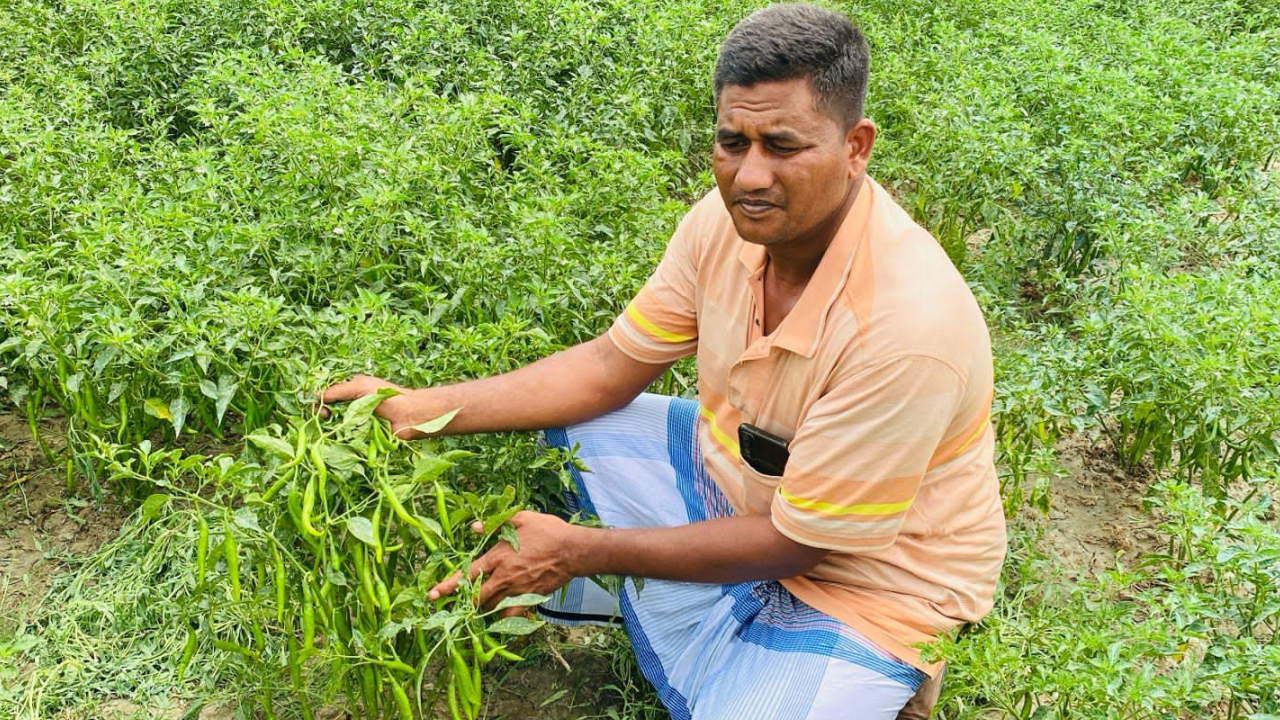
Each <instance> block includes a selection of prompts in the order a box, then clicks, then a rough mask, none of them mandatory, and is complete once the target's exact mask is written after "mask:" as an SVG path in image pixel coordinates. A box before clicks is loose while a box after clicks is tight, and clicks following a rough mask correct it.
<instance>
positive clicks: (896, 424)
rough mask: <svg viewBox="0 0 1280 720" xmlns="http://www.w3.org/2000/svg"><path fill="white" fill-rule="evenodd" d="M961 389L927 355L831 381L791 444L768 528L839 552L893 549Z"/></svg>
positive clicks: (955, 378) (959, 381)
mask: <svg viewBox="0 0 1280 720" xmlns="http://www.w3.org/2000/svg"><path fill="white" fill-rule="evenodd" d="M963 394H964V381H963V380H962V378H961V377H960V375H959V374H957V373H956V372H955V370H953V369H952V368H951V366H949V365H947V364H946V363H943V362H942V361H940V360H937V359H935V358H932V357H928V356H917V355H911V356H905V357H899V358H895V359H892V360H887V361H885V362H883V363H880V364H877V365H873V366H871V367H869V368H866V369H863V370H860V371H858V372H856V373H855V374H853V375H851V376H850V377H848V378H846V379H844V380H843V381H841V382H839V383H838V384H837V385H836V386H835V387H833V388H831V389H830V390H829V391H828V392H827V393H826V394H825V395H823V396H822V397H821V398H819V399H818V401H817V402H815V403H814V404H813V406H812V407H811V408H810V411H809V413H808V414H807V415H806V417H805V418H804V420H803V421H802V422H801V425H800V427H799V428H798V430H797V432H796V435H795V438H794V439H793V440H792V442H791V446H790V451H791V457H790V460H788V462H787V469H786V473H785V474H784V475H783V477H782V481H781V482H780V483H779V485H778V492H777V493H776V494H775V495H774V498H773V506H772V510H771V514H772V517H773V523H774V526H775V527H776V528H777V529H778V531H779V532H781V533H782V534H784V535H786V536H787V537H790V538H791V539H792V540H795V541H796V542H799V543H802V544H804V545H809V546H813V547H822V548H827V549H829V550H836V551H841V552H850V553H865V552H871V551H875V550H881V549H884V548H886V547H888V546H890V545H892V544H893V541H894V540H895V539H896V538H897V536H898V530H899V528H900V527H901V526H902V519H903V517H904V516H906V514H907V511H908V510H909V509H910V508H911V505H912V503H913V502H914V501H915V499H916V493H917V491H918V490H919V489H920V484H921V480H922V479H923V477H924V475H925V473H926V472H927V471H928V470H929V469H930V464H931V462H932V460H933V459H934V457H935V456H936V455H937V451H938V448H939V446H940V445H941V444H942V443H943V439H944V437H946V435H947V432H948V429H949V428H950V427H951V425H952V422H953V420H954V418H955V414H956V411H957V408H958V407H959V406H960V403H961V398H962V397H963Z"/></svg>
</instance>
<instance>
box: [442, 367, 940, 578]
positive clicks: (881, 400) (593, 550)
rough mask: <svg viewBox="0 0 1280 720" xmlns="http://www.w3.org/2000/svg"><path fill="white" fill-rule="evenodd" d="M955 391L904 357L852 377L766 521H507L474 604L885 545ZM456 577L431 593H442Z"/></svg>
mask: <svg viewBox="0 0 1280 720" xmlns="http://www.w3.org/2000/svg"><path fill="white" fill-rule="evenodd" d="M963 387H964V383H963V381H962V380H961V378H960V377H959V376H958V374H957V373H956V372H955V371H954V370H952V369H951V368H950V367H949V366H947V365H946V364H944V363H942V362H940V361H938V360H936V359H934V358H930V357H923V356H904V357H898V358H894V359H891V360H888V361H885V362H882V363H879V364H876V365H873V366H870V367H865V368H861V369H854V370H853V371H852V372H851V373H850V375H849V376H848V377H846V378H842V379H840V380H839V381H838V382H837V383H836V384H835V386H834V387H832V388H831V390H830V391H828V393H827V394H826V395H824V396H823V397H822V398H821V399H820V400H818V401H817V402H816V403H815V404H814V406H813V407H812V408H811V409H810V412H809V413H808V415H807V417H806V419H805V422H804V424H803V425H802V426H801V428H800V429H799V431H798V432H797V434H796V437H795V438H794V439H793V440H792V442H791V459H790V461H789V462H788V464H787V471H786V473H785V475H784V476H783V477H782V478H781V482H780V483H779V490H778V492H777V493H776V494H775V496H774V502H773V509H772V513H771V515H757V516H739V517H732V518H722V519H718V520H710V521H705V522H699V523H692V524H689V525H683V526H677V527H668V528H647V529H627V530H612V529H599V528H583V527H575V526H570V525H569V524H567V523H565V522H564V521H562V520H560V519H558V518H554V517H551V516H548V515H541V514H538V513H521V514H520V515H518V516H516V518H513V521H512V522H513V524H514V525H516V529H517V534H518V536H519V542H520V552H519V553H516V552H515V551H514V550H513V549H512V548H511V547H510V546H509V545H507V544H506V543H499V544H498V545H497V546H496V547H495V548H494V549H492V550H490V551H489V552H488V553H487V554H485V555H484V556H483V557H482V558H480V559H479V560H477V561H476V562H475V563H473V564H472V572H473V574H479V573H484V574H485V575H486V576H487V579H486V580H485V581H484V584H483V585H482V593H481V602H482V603H484V604H491V603H496V602H498V601H499V600H500V599H501V598H502V597H505V596H507V595H514V594H519V593H524V592H538V593H546V592H550V591H552V590H555V589H556V588H558V587H560V586H561V585H563V584H564V583H565V582H567V581H568V580H569V579H570V578H572V577H579V576H584V575H631V576H636V577H648V578H657V579H665V580H676V581H683V582H702V583H734V582H745V581H750V580H778V579H783V578H788V577H795V576H797V575H803V574H805V573H806V572H808V571H809V570H811V569H812V568H813V567H814V566H816V565H817V564H818V563H819V562H821V560H822V559H823V558H824V557H825V556H826V554H827V553H828V552H829V551H832V550H837V551H844V552H870V551H874V550H877V549H880V548H883V547H886V546H888V545H890V544H892V543H893V540H894V538H895V537H896V535H897V532H898V528H899V527H900V525H901V523H902V519H903V517H904V516H905V515H906V513H907V511H908V509H910V507H911V505H912V504H913V502H914V501H915V495H916V492H917V490H918V489H919V487H920V482H921V479H922V478H923V476H924V474H925V473H926V472H927V471H928V468H929V467H930V466H932V465H933V464H934V463H939V462H945V461H946V460H947V459H949V458H946V457H942V456H941V455H945V454H946V453H943V452H942V451H943V450H946V449H949V448H951V446H953V445H956V444H959V443H958V442H949V441H947V439H946V434H947V431H948V429H949V428H950V425H951V422H952V419H953V418H954V416H955V412H956V408H957V405H958V403H959V400H960V397H961V395H962V394H963ZM456 586H457V578H456V577H454V578H450V579H449V580H446V581H445V582H443V583H441V584H440V585H437V586H436V588H434V590H433V592H436V593H438V594H447V593H449V592H452V591H453V590H454V589H455V588H456Z"/></svg>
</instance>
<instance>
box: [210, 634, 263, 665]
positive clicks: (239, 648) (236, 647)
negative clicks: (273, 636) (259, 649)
mask: <svg viewBox="0 0 1280 720" xmlns="http://www.w3.org/2000/svg"><path fill="white" fill-rule="evenodd" d="M213 646H214V647H216V648H218V649H219V650H225V651H227V652H233V653H236V654H237V655H243V656H245V657H247V658H249V659H250V660H257V659H258V654H257V653H255V652H254V651H252V650H250V649H249V648H247V647H245V646H243V645H241V644H239V643H233V642H231V641H229V640H220V639H218V638H214V639H213Z"/></svg>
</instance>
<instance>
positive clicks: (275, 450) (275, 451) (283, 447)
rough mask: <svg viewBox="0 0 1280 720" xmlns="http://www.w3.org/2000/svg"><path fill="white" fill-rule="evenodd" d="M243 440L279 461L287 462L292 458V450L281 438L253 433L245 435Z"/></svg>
mask: <svg viewBox="0 0 1280 720" xmlns="http://www.w3.org/2000/svg"><path fill="white" fill-rule="evenodd" d="M245 439H246V440H248V441H249V442H251V443H253V444H254V445H257V446H258V448H259V449H261V450H265V451H266V452H269V453H271V454H272V455H275V456H276V457H278V458H280V459H281V460H288V459H290V458H292V457H293V448H292V447H290V446H289V443H287V442H285V441H284V440H283V439H281V438H278V437H271V436H270V435H262V434H258V433H255V434H253V435H246V436H245Z"/></svg>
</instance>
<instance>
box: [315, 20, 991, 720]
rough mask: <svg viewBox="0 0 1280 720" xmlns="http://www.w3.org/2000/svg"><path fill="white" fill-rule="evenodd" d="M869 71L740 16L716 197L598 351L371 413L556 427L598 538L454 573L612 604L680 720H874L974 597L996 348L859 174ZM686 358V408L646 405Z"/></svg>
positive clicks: (816, 31)
mask: <svg viewBox="0 0 1280 720" xmlns="http://www.w3.org/2000/svg"><path fill="white" fill-rule="evenodd" d="M867 69H868V52H867V46H866V43H865V41H864V39H863V38H862V36H861V34H860V33H859V32H858V30H857V29H855V28H854V27H853V26H851V25H850V24H849V22H848V21H847V20H846V19H844V18H843V17H841V16H839V15H837V14H835V13H832V12H830V11H827V10H823V9H819V8H816V7H811V6H807V5H778V6H774V7H770V8H768V9H765V10H761V11H759V12H757V13H755V14H753V15H752V16H750V17H749V18H747V19H746V20H744V21H743V22H742V23H741V24H739V25H738V26H737V27H736V28H735V29H734V30H733V31H732V32H731V33H730V34H729V36H728V37H727V38H726V40H725V42H724V45H723V47H722V49H721V54H720V57H719V60H718V62H717V64H716V70H715V92H716V104H717V126H716V143H715V150H714V170H715V177H716V184H717V187H718V191H713V192H711V193H709V194H708V195H707V196H706V197H704V198H703V199H702V200H701V201H700V202H698V203H697V205H696V206H694V208H693V209H692V210H691V211H690V212H689V213H688V215H686V216H685V218H684V220H683V221H682V222H681V223H680V225H679V227H678V229H677V230H676V232H675V235H674V236H673V238H672V240H671V241H670V243H669V245H668V247H667V251H666V254H665V256H664V258H663V259H662V262H661V264H660V265H659V266H658V268H657V270H656V272H655V273H654V274H653V276H652V277H651V278H650V280H649V281H648V283H647V284H646V285H645V286H644V288H643V289H642V290H641V291H640V292H639V294H638V295H637V296H636V298H635V300H634V301H633V302H632V303H631V304H630V305H629V306H628V307H627V309H626V310H625V312H623V314H622V315H621V316H620V317H619V318H618V319H617V320H616V322H615V323H614V324H613V326H612V328H610V330H609V331H608V333H606V334H605V335H602V336H600V337H598V338H596V339H594V340H591V341H589V342H586V343H583V344H581V345H578V346H576V347H573V348H570V349H568V350H565V351H563V352H560V353H557V354H555V355H553V356H551V357H548V358H545V359H543V360H541V361H539V362H537V363H534V364H532V365H530V366H528V367H525V368H522V369H520V370H516V371H514V372H511V373H508V374H505V375H501V376H497V377H491V378H487V379H481V380H476V381H472V382H466V383H462V384H458V385H452V386H445V387H434V388H426V389H420V390H407V389H405V390H404V392H403V394H401V395H398V396H395V397H392V398H389V399H388V400H386V401H385V402H383V404H382V405H381V407H380V408H379V413H380V414H381V415H382V416H383V417H384V418H386V419H387V420H388V421H390V423H391V425H392V427H393V429H394V430H395V431H397V432H399V433H400V434H401V436H402V437H409V436H412V435H414V434H415V433H414V431H412V430H411V429H410V427H411V426H412V425H414V424H417V423H419V422H422V421H424V420H427V419H430V418H433V417H436V416H438V415H441V414H443V413H445V412H446V411H449V410H451V409H454V408H461V411H460V412H459V413H458V415H457V416H456V418H455V419H454V420H453V422H452V423H451V425H450V426H449V428H448V430H449V431H450V432H455V433H470V432H488V431H501V430H535V429H543V428H564V429H557V430H549V431H548V432H547V434H546V436H545V437H546V440H547V441H548V442H550V443H552V444H556V445H561V446H565V447H570V446H572V445H574V444H577V445H579V446H580V450H579V457H580V458H581V459H582V460H583V461H584V462H585V464H586V465H587V466H588V467H589V468H590V471H589V472H583V473H578V472H576V471H575V472H574V475H575V480H576V482H577V483H578V492H577V494H576V501H577V502H578V503H580V505H581V507H582V509H584V510H586V511H588V512H593V513H595V514H597V515H598V516H599V517H600V519H601V521H602V522H603V525H604V526H605V528H587V527H581V526H574V525H570V524H568V523H566V522H564V521H563V520H561V519H559V518H556V517H553V516H549V515H543V514H539V513H532V512H525V513H521V514H520V515H517V516H516V517H515V518H514V519H513V521H512V524H513V525H514V526H515V528H516V530H517V534H518V536H519V548H520V550H519V552H515V551H514V550H513V549H512V548H511V547H510V546H509V545H507V544H506V543H500V544H499V545H498V546H496V547H495V548H494V549H493V550H491V551H490V552H489V553H488V554H486V555H485V556H483V557H482V558H480V559H479V560H478V561H477V562H476V563H474V564H473V566H472V570H473V571H474V572H476V573H483V578H484V579H483V583H482V592H481V602H482V603H484V604H486V605H492V604H494V603H496V602H497V601H498V600H500V599H501V598H503V597H506V596H509V595H515V594H519V593H526V592H535V593H551V592H553V591H555V590H556V589H558V588H562V587H566V586H567V587H566V590H565V592H563V593H558V594H557V599H556V600H555V601H553V602H552V603H548V605H547V606H545V607H543V608H541V609H540V612H542V613H543V614H544V615H545V616H547V617H550V618H552V619H557V620H561V621H566V622H576V621H582V620H591V619H602V618H603V617H608V616H610V615H613V614H614V612H615V608H616V609H617V610H618V611H620V613H621V615H622V617H623V619H624V620H625V624H626V627H627V631H628V633H629V635H630V637H631V640H632V644H633V647H634V649H635V652H636V654H637V656H638V659H639V661H640V666H641V668H642V670H643V671H644V673H645V675H646V676H647V677H648V678H649V680H650V681H651V682H652V683H653V684H654V686H655V688H657V691H658V693H659V695H660V697H661V698H662V701H663V703H664V704H665V705H666V707H667V708H668V709H669V710H670V713H671V716H672V717H673V718H698V719H702V718H707V719H710V718H735V719H737V720H743V719H749V718H784V717H785V718H856V719H859V720H873V719H874V720H881V719H888V718H894V717H895V716H897V715H898V713H899V711H900V710H902V708H903V706H904V704H906V703H907V701H908V700H909V699H910V698H911V697H912V695H913V694H914V693H915V692H916V691H917V689H918V688H920V687H921V686H922V685H924V684H925V683H926V681H927V680H928V678H929V677H930V676H932V675H936V674H937V673H938V671H939V670H940V668H939V667H936V666H932V665H930V664H928V663H925V662H923V661H921V659H920V653H919V650H918V649H916V648H915V647H913V645H915V644H918V643H921V642H927V641H928V640H930V639H931V638H933V637H934V636H935V634H936V633H938V632H942V631H946V630H949V629H951V628H954V627H956V626H957V625H959V624H961V623H964V622H972V621H975V620H978V619H979V618H981V617H982V616H983V615H984V614H985V613H986V612H987V611H988V610H989V609H990V607H991V604H992V596H993V592H994V586H995V582H996V577H997V575H998V573H999V567H1000V563H1001V561H1002V559H1003V555H1004V547H1005V528H1004V518H1003V515H1002V511H1001V503H1000V499H999V495H998V487H997V481H996V475H995V472H994V467H993V463H992V452H993V450H992V449H993V437H992V430H991V428H990V423H989V420H988V414H989V411H990V405H991V393H992V363H991V350H990V343H989V338H988V334H987V330H986V326H985V324H984V322H983V319H982V315H981V312H980V311H979V309H978V306H977V303H976V302H975V300H974V298H973V296H972V294H971V293H970V291H969V289H968V287H967V286H966V285H965V283H964V282H963V280H962V279H961V277H960V276H959V274H958V273H957V272H956V270H955V268H954V267H953V266H952V265H951V263H950V262H949V260H948V259H947V257H946V255H945V253H944V252H943V251H942V250H941V249H940V248H939V246H938V245H937V243H936V242H935V241H934V240H933V238H931V237H930V236H929V234H928V233H927V232H926V231H924V230H923V229H921V228H920V227H919V226H917V225H916V224H915V223H913V222H912V221H911V219H910V218H909V217H908V216H907V215H906V213H904V212H903V211H902V209H901V208H899V207H898V206H897V205H896V204H895V203H894V202H893V200H892V199H891V198H890V197H889V196H888V194H886V192H885V191H884V190H883V189H882V188H881V187H880V186H879V185H877V184H876V183H875V182H874V181H873V180H872V179H871V178H870V177H868V176H867V175H866V174H865V168H866V164H867V161H868V158H869V157H870V154H871V147H872V143H873V142H874V139H875V135H876V129H875V126H874V125H873V124H872V122H871V121H870V120H868V119H866V118H865V117H863V114H862V104H863V99H864V96H865V92H866V79H867ZM694 353H696V354H697V361H698V370H699V381H698V390H699V401H698V403H694V402H693V401H688V400H679V399H673V398H666V397H661V396H657V395H648V394H645V395H641V393H642V391H643V390H644V389H645V388H647V387H648V386H649V385H650V384H651V383H652V382H653V381H654V380H656V379H657V378H658V377H659V376H660V375H661V374H662V373H663V372H664V371H665V370H666V369H667V368H669V367H670V366H671V365H672V363H674V362H675V361H676V360H678V359H680V358H682V357H686V356H689V355H692V354H694ZM388 385H389V383H387V382H386V381H383V380H379V379H377V378H370V377H357V378H355V379H354V380H352V381H350V382H347V383H343V384H340V385H337V386H335V387H332V388H330V389H329V390H328V391H327V392H325V394H324V398H323V399H324V401H325V402H335V401H345V400H351V399H354V398H356V397H360V396H363V395H366V394H368V393H370V392H373V391H375V390H376V389H377V388H379V387H385V386H388ZM605 574H609V575H621V576H627V577H636V578H648V579H649V580H648V581H647V582H644V583H642V584H641V585H639V586H637V585H636V584H635V583H633V582H630V581H628V582H626V583H624V586H623V589H622V591H621V592H620V593H619V595H618V597H617V598H613V597H610V596H608V595H607V594H606V593H605V592H604V591H603V590H600V589H599V588H598V586H595V585H593V584H590V583H587V582H585V581H583V580H582V578H585V577H589V576H594V575H605ZM458 581H459V579H458V578H456V577H454V578H450V579H448V580H446V581H444V582H442V583H440V585H438V586H437V587H436V588H435V589H434V590H433V591H432V595H433V597H437V596H439V595H441V594H447V593H449V592H452V591H453V590H454V589H455V588H456V586H457V583H458Z"/></svg>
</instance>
